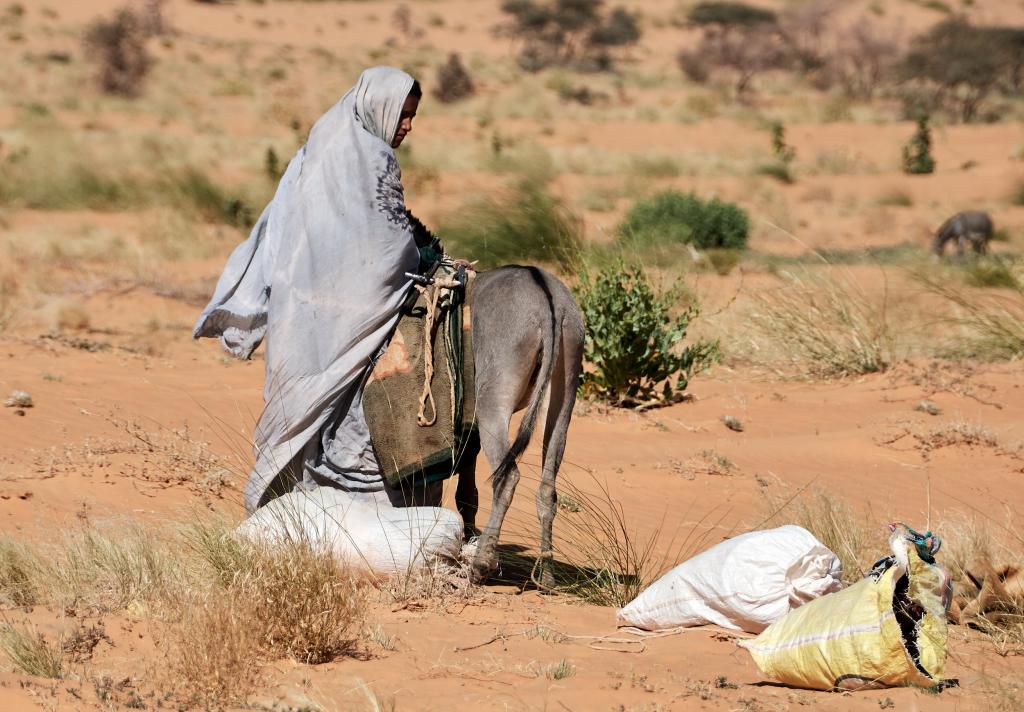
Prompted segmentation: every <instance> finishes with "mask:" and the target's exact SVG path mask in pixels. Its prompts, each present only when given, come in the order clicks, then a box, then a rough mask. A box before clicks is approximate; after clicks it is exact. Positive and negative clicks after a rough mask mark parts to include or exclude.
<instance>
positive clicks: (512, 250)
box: [438, 178, 582, 270]
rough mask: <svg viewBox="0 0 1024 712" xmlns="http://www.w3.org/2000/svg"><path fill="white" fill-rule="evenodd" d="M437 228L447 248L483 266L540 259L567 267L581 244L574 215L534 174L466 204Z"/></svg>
mask: <svg viewBox="0 0 1024 712" xmlns="http://www.w3.org/2000/svg"><path fill="white" fill-rule="evenodd" d="M438 232H439V234H440V235H441V236H442V237H443V239H444V241H445V246H446V248H447V249H448V250H449V251H451V252H452V253H453V254H456V255H459V256H461V257H466V258H469V259H473V260H479V262H480V266H481V267H482V268H490V267H496V266H499V265H502V264H507V263H515V262H520V263H521V262H527V263H529V262H541V263H546V264H554V265H558V266H560V267H562V268H563V269H567V270H568V269H571V268H572V266H573V265H574V264H575V263H576V262H577V261H578V258H579V254H580V249H581V245H582V226H581V224H580V220H579V218H578V217H577V216H576V215H575V214H573V213H572V212H571V211H570V210H569V209H568V208H566V207H565V205H564V204H563V203H562V201H561V200H559V199H558V198H557V197H555V196H554V195H552V194H551V192H550V191H549V190H548V188H547V186H546V185H545V184H544V182H543V181H541V180H538V179H535V178H522V179H519V180H518V181H516V182H515V183H514V184H513V185H512V186H510V187H508V188H506V189H505V190H504V191H501V192H499V193H498V194H497V195H495V196H491V197H486V198H478V199H475V200H472V201H470V202H468V203H466V204H465V205H463V206H462V207H461V208H459V209H458V210H456V211H455V212H454V213H453V214H452V215H451V216H450V217H449V218H448V220H447V221H446V222H444V223H443V224H442V227H441V229H440V230H439V231H438Z"/></svg>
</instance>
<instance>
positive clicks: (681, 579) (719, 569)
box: [618, 524, 843, 633]
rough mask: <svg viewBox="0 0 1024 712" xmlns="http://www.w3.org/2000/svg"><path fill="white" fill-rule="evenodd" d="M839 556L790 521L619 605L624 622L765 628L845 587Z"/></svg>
mask: <svg viewBox="0 0 1024 712" xmlns="http://www.w3.org/2000/svg"><path fill="white" fill-rule="evenodd" d="M842 577H843V568H842V564H840V562H839V557H837V556H836V555H835V554H834V553H832V552H831V551H830V550H829V549H828V547H826V546H825V545H824V544H822V543H821V542H820V541H818V540H817V539H816V538H815V537H814V535H813V534H811V533H810V532H809V531H807V530H806V529H803V528H802V527H798V526H796V525H793V524H788V525H786V526H783V527H778V528H776V529H767V530H764V531H757V532H749V533H747V534H741V535H740V536H737V537H733V538H732V539H726V540H725V541H723V542H722V543H721V544H717V545H716V546H713V547H711V548H710V549H708V550H707V551H705V552H702V553H700V554H698V555H697V556H694V557H693V558H692V559H689V560H687V561H684V562H683V563H681V564H679V566H677V567H675V568H674V569H672V570H671V571H669V572H668V573H667V574H665V575H664V576H662V577H661V578H660V579H658V580H657V581H655V582H654V583H652V584H651V585H650V586H648V587H647V588H646V589H645V590H644V591H643V593H641V594H640V595H639V596H637V597H636V598H635V599H634V600H633V601H632V602H630V604H629V605H628V606H626V607H625V608H623V609H622V610H620V611H619V615H618V619H619V625H623V626H633V627H635V628H643V629H644V630H664V629H666V628H675V627H677V626H695V625H704V624H707V623H711V624H714V625H719V626H722V627H723V628H730V629H732V630H745V631H747V632H748V633H760V632H761V631H762V630H764V629H765V628H767V627H768V626H769V625H771V624H772V623H774V622H775V621H777V620H778V619H780V618H782V617H783V616H784V615H786V614H787V613H789V611H790V610H791V609H793V608H797V607H798V606H801V605H803V604H804V603H807V602H808V601H811V600H813V599H815V598H818V597H820V596H824V595H825V594H826V593H831V592H833V591H838V590H839V589H840V588H842V585H843V584H842Z"/></svg>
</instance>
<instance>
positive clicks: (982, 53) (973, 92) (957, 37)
mask: <svg viewBox="0 0 1024 712" xmlns="http://www.w3.org/2000/svg"><path fill="white" fill-rule="evenodd" d="M1021 41H1024V40H1021ZM1017 42H1018V40H1017V38H1016V35H1015V34H1013V33H1012V32H1008V31H1007V30H1006V29H1005V28H987V27H975V26H973V25H970V24H968V23H967V22H966V21H965V20H963V19H960V18H956V19H952V20H948V21H946V22H942V23H939V24H938V25H936V26H934V27H933V28H932V29H931V30H929V31H928V32H926V33H924V34H923V35H920V36H919V37H916V38H915V39H914V40H913V42H912V43H911V49H910V52H909V53H908V54H907V56H906V58H905V60H904V63H903V75H904V77H905V78H907V79H909V80H913V81H918V82H923V83H925V84H926V85H927V86H929V87H932V88H933V89H932V91H933V92H934V94H935V97H936V101H937V102H939V103H942V104H944V105H946V106H948V107H949V108H950V113H951V114H952V115H953V116H955V117H958V118H959V119H960V120H961V121H964V122H968V121H971V120H973V119H975V118H976V117H977V116H978V114H979V110H980V107H981V105H982V103H983V102H984V100H985V99H986V98H987V97H988V96H989V95H990V94H991V93H993V92H994V91H996V90H997V89H998V88H999V86H1000V82H1001V81H1005V78H1006V77H1007V75H1008V74H1010V73H1013V72H1017V74H1018V75H1019V72H1020V70H1019V67H1020V62H1021V61H1022V60H1021V59H1020V52H1021V51H1024V50H1020V49H1017ZM1015 66H1016V67H1017V68H1015Z"/></svg>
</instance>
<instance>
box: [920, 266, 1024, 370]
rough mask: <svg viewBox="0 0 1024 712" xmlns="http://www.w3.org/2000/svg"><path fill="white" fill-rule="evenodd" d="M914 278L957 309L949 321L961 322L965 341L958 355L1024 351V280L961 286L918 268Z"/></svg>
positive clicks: (1012, 356) (993, 356)
mask: <svg viewBox="0 0 1024 712" xmlns="http://www.w3.org/2000/svg"><path fill="white" fill-rule="evenodd" d="M913 276H914V278H915V279H917V281H918V282H920V283H921V284H922V285H923V286H924V287H925V289H926V290H928V291H929V292H930V293H932V294H934V295H936V296H939V297H942V298H943V299H944V300H946V301H947V302H948V303H949V304H950V306H952V307H953V309H954V314H953V315H952V316H950V317H949V318H948V319H947V321H948V323H951V324H953V325H956V326H959V327H960V328H961V329H962V330H963V331H964V332H965V334H966V341H965V342H964V343H961V344H958V345H957V346H956V347H955V349H954V350H955V352H956V354H957V355H962V356H972V357H976V358H984V359H1017V358H1020V357H1021V356H1022V355H1024V281H1021V280H1019V279H1017V278H1015V279H1014V280H1013V281H1012V282H1010V283H1007V284H1004V285H1001V286H1006V287H1008V288H1007V289H1005V290H1000V291H999V292H991V291H986V290H974V289H969V288H965V287H962V286H960V285H959V284H957V283H956V282H955V281H954V280H951V279H949V278H948V275H946V274H943V273H938V272H925V271H923V270H921V271H917V272H915V273H914V274H913Z"/></svg>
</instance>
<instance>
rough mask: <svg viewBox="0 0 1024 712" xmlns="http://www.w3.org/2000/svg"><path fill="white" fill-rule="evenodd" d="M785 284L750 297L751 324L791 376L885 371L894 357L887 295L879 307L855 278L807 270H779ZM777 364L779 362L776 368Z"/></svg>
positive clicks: (834, 376) (895, 342)
mask: <svg viewBox="0 0 1024 712" xmlns="http://www.w3.org/2000/svg"><path fill="white" fill-rule="evenodd" d="M780 276H781V278H782V279H783V285H782V286H781V287H780V288H778V289H773V290H762V291H760V292H758V293H757V294H756V295H755V297H754V302H755V308H754V311H753V312H752V313H751V315H750V319H751V323H752V324H753V325H754V326H755V328H756V329H757V330H758V331H759V332H760V333H761V334H762V335H763V336H764V338H765V339H766V340H767V341H768V342H770V343H771V344H772V345H774V346H775V347H776V348H777V349H778V353H776V354H772V355H769V354H766V353H762V354H761V358H764V359H767V362H768V363H771V362H772V361H773V359H774V358H776V357H777V358H779V359H781V361H782V362H783V363H784V364H786V366H788V368H789V369H790V370H791V372H792V374H793V375H806V376H813V377H818V378H837V377H844V376H853V375H860V374H864V373H874V372H877V371H884V370H886V369H887V368H888V367H889V366H890V365H891V364H892V363H893V362H894V361H895V360H896V359H897V358H898V343H897V340H896V331H895V329H894V328H893V326H892V324H890V323H889V319H888V314H887V303H886V302H887V299H888V298H887V296H886V295H885V294H884V293H883V294H882V295H881V303H878V302H877V301H876V298H875V297H874V296H872V295H869V294H867V293H866V292H865V291H864V290H863V289H862V288H861V287H860V286H859V285H858V284H857V283H856V282H854V281H853V280H851V279H849V278H846V277H843V276H836V275H830V274H821V275H816V274H813V273H811V272H809V271H805V272H800V273H797V272H783V273H782V274H781V275H780ZM776 365H777V364H776Z"/></svg>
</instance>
